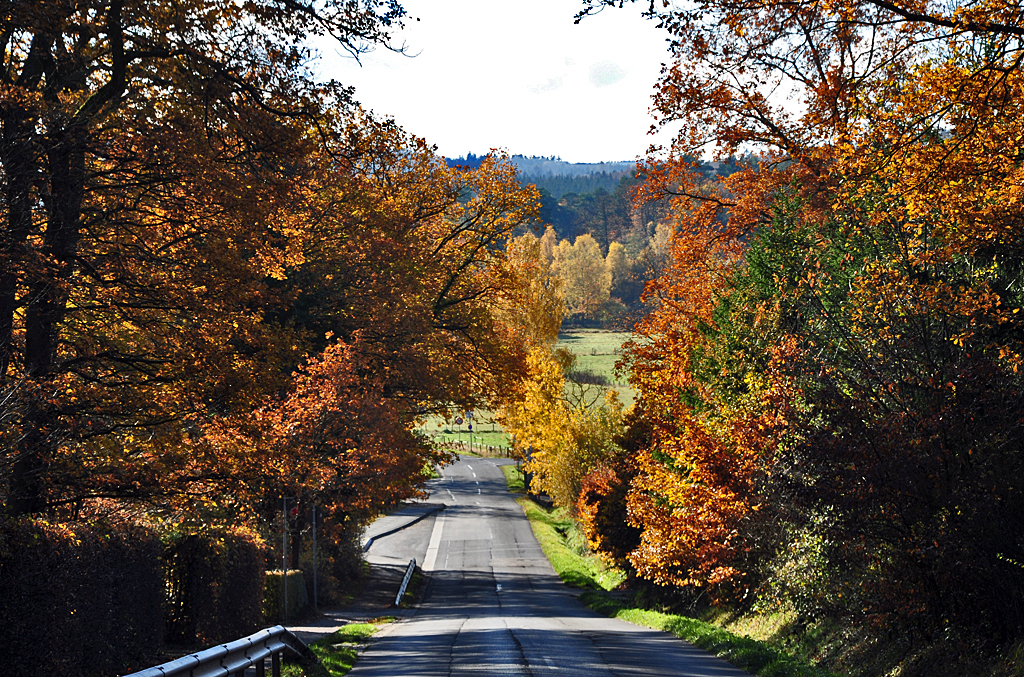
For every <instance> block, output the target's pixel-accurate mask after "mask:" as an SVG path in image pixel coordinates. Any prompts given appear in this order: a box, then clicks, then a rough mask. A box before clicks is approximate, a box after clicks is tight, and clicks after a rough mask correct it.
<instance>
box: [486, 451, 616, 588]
mask: <svg viewBox="0 0 1024 677" xmlns="http://www.w3.org/2000/svg"><path fill="white" fill-rule="evenodd" d="M501 470H502V472H504V473H505V482H506V484H508V487H509V490H510V491H514V492H516V493H522V491H523V475H522V473H520V472H519V471H518V470H517V469H516V467H515V466H514V465H506V466H502V468H501ZM516 503H518V504H519V505H521V506H523V510H525V511H526V516H527V518H529V520H530V526H531V527H532V528H533V534H534V535H535V536H536V537H537V540H538V541H539V542H540V547H541V548H542V549H543V550H544V555H545V556H546V557H547V558H548V561H549V562H551V566H552V567H554V569H555V573H557V574H558V575H559V577H560V578H561V579H562V581H563V582H565V584H566V585H571V586H573V587H577V588H591V589H595V590H614V589H615V588H617V587H618V586H619V585H620V584H621V583H622V582H623V581H624V580H626V576H625V574H623V573H622V572H621V571H619V570H618V569H615V568H614V567H610V566H608V565H607V564H605V563H604V562H603V561H602V560H601V559H600V558H599V557H597V556H595V555H593V554H591V553H589V552H588V551H587V546H586V541H585V540H584V539H583V535H582V534H581V533H580V532H579V528H578V527H577V526H576V522H575V521H574V520H573V519H572V518H571V517H569V514H568V513H567V512H566V510H565V509H564V508H545V507H543V506H541V505H539V504H537V503H536V502H534V500H533V499H532V498H530V497H528V496H524V497H523V498H519V499H516Z"/></svg>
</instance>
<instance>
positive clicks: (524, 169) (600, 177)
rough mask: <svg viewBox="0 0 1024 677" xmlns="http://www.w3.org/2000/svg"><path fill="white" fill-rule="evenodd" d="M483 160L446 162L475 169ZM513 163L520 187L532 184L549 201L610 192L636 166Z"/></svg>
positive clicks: (545, 160) (516, 158)
mask: <svg viewBox="0 0 1024 677" xmlns="http://www.w3.org/2000/svg"><path fill="white" fill-rule="evenodd" d="M481 159H482V156H480V155H474V154H473V153H469V154H467V155H466V156H465V157H458V158H453V159H448V160H447V162H448V164H449V165H452V166H454V165H462V166H465V167H470V168H475V167H478V166H479V165H480V160H481ZM511 160H512V162H514V163H515V164H516V166H517V167H518V168H519V171H520V172H521V179H520V180H521V182H522V183H532V184H535V185H536V186H537V187H538V188H543V189H545V190H547V191H548V193H550V194H551V196H552V197H555V198H560V197H562V196H563V195H566V194H569V193H575V194H577V195H583V194H585V193H593V192H595V191H597V190H599V189H602V190H606V191H608V192H613V191H614V190H615V188H616V187H617V186H618V185H619V182H620V181H621V180H622V178H623V177H625V176H630V175H631V174H632V173H633V171H634V170H635V169H636V163H635V162H632V161H630V162H591V163H571V162H565V161H563V160H560V159H559V158H556V157H526V156H523V155H513V156H512V158H511Z"/></svg>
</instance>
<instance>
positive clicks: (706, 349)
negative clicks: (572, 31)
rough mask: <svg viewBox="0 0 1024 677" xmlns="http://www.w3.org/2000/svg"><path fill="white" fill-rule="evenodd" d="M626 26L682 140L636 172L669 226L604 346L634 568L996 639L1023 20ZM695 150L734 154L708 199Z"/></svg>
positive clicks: (1010, 434) (817, 16)
mask: <svg viewBox="0 0 1024 677" xmlns="http://www.w3.org/2000/svg"><path fill="white" fill-rule="evenodd" d="M584 4H585V9H584V12H586V11H593V10H596V9H598V8H599V6H601V5H621V4H623V3H621V2H612V1H610V0H609V1H608V2H600V1H598V0H592V1H587V2H585V3H584ZM648 14H649V15H650V16H652V17H655V18H657V19H658V20H659V21H660V22H661V24H662V25H663V26H664V27H665V28H666V29H667V30H668V31H669V33H670V35H671V36H672V47H673V50H674V55H675V58H674V60H673V62H672V63H671V64H670V65H669V66H668V67H667V68H666V69H665V70H664V72H663V77H662V80H661V84H660V87H659V90H658V94H657V96H656V110H657V114H658V116H659V117H660V119H661V121H663V122H664V123H667V124H676V123H680V124H681V131H680V133H679V135H678V136H677V138H676V141H675V143H674V144H673V147H672V148H671V150H670V151H669V152H668V153H667V154H665V155H662V156H657V157H654V158H652V160H651V162H650V163H649V166H648V167H647V170H648V173H649V175H650V177H651V179H650V181H649V182H648V184H647V186H646V188H645V190H646V195H647V196H648V197H658V196H664V195H669V196H673V197H674V198H675V213H674V219H673V220H674V236H673V245H672V254H673V263H672V266H671V268H670V269H669V270H668V272H667V273H666V275H664V276H663V277H662V279H661V280H659V281H658V282H656V283H655V284H653V285H652V286H651V287H650V288H649V290H648V295H649V298H650V299H651V300H652V301H653V302H655V303H657V304H658V307H657V310H656V311H655V312H653V313H652V314H651V315H650V316H648V318H646V319H645V320H644V322H643V323H641V325H640V327H639V333H640V337H641V340H638V341H636V342H635V344H634V346H633V347H632V348H631V355H630V360H631V364H632V370H633V379H634V383H635V384H636V386H637V388H638V389H639V391H640V398H639V404H640V408H641V411H642V413H643V415H644V416H645V417H647V418H649V419H650V420H651V421H653V434H652V441H651V443H650V445H648V447H647V448H646V449H644V450H642V451H641V452H640V453H639V455H638V459H637V460H638V463H639V466H640V467H639V474H638V476H637V478H636V479H635V480H634V482H633V491H632V493H631V494H630V498H629V510H630V519H631V520H633V521H634V523H635V524H636V525H637V526H638V527H641V528H642V529H643V536H642V541H641V545H640V547H639V548H637V549H636V550H634V551H633V553H632V555H631V558H632V559H633V561H634V564H636V565H637V569H638V570H639V571H641V572H642V573H644V575H647V576H649V577H651V578H653V579H655V580H659V581H663V582H674V583H688V584H696V585H700V586H712V587H715V586H718V589H719V590H721V591H722V592H728V593H729V594H730V595H731V596H734V597H735V596H740V595H741V594H742V593H743V592H744V591H746V590H754V589H758V590H759V591H760V593H761V594H762V596H763V597H764V598H770V597H772V596H774V595H779V596H780V597H781V598H782V599H784V600H787V601H788V602H790V603H794V602H795V603H797V605H798V607H799V609H800V610H801V611H802V612H806V613H807V614H809V615H811V616H813V615H815V614H820V613H825V612H837V613H845V614H850V615H854V616H858V617H867V618H869V619H874V620H881V619H889V620H892V619H899V620H901V621H902V622H905V623H914V624H917V625H920V626H924V627H937V626H938V625H940V624H942V623H944V622H947V621H948V622H950V623H953V624H955V625H957V626H958V627H960V628H962V629H970V630H971V631H972V632H976V633H981V634H986V633H987V634H988V636H990V637H996V638H999V637H1003V638H1005V637H1007V636H1015V635H1017V634H1018V633H1019V632H1020V630H1021V628H1022V625H1024V616H1022V614H1021V613H1020V609H1019V608H1017V607H1016V606H1015V603H1013V602H1008V601H1007V600H1008V598H1007V595H1006V592H1005V591H1006V590H1007V586H1009V587H1010V588H1012V589H1013V590H1018V591H1019V590H1021V589H1022V586H1024V579H1022V577H1021V571H1020V569H1019V567H1015V566H1014V565H1013V564H1012V562H1013V561H1021V559H1020V556H1021V554H1024V551H1022V547H1024V543H1021V542H1020V540H1019V538H1017V537H1016V536H1012V535H1011V534H1019V533H1021V527H1022V525H1021V523H1020V520H1021V517H1020V516H1021V515H1024V509H1022V508H1024V505H1022V502H1024V496H1022V493H1021V490H1022V482H1024V475H1022V472H1021V467H1020V465H1019V463H1018V461H1017V459H1018V458H1019V450H1020V448H1021V442H1022V441H1024V437H1022V435H1021V433H1022V431H1024V428H1022V427H1021V420H1020V418H1019V415H1018V414H1017V412H1019V411H1020V407H1019V400H1020V393H1021V383H1020V375H1019V372H1020V357H1019V356H1020V354H1021V347H1022V343H1021V338H1020V336H1021V334H1020V324H1019V323H1020V321H1021V319H1020V317H1021V314H1020V312H1019V310H1020V307H1021V300H1022V299H1021V291H1020V286H1019V283H1018V282H1017V280H1018V279H1019V271H1020V268H1021V260H1022V259H1021V247H1020V238H1019V236H1018V233H1019V227H1020V223H1021V221H1022V211H1021V202H1020V195H1021V186H1022V178H1024V175H1022V173H1021V171H1022V170H1021V164H1020V161H1019V157H1018V153H1017V151H1016V149H1017V148H1018V147H1019V139H1020V138H1022V137H1021V134H1022V132H1024V128H1022V122H1021V121H1022V119H1024V117H1022V116H1021V114H1020V113H1021V111H1020V105H1021V102H1022V101H1024V96H1022V95H1024V91H1022V90H1021V85H1022V84H1024V83H1022V82H1021V78H1022V72H1021V69H1020V63H1021V55H1022V47H1021V43H1020V36H1021V35H1022V33H1024V28H1022V26H1024V16H1022V12H1021V8H1020V7H1019V5H1017V4H1015V3H1005V2H1000V1H998V0H993V1H991V2H989V1H983V2H977V3H952V4H948V5H933V4H929V3H906V2H881V1H876V0H848V1H844V2H839V3H834V2H820V1H818V0H805V1H804V0H802V1H798V2H792V3H770V2H763V1H761V0H751V1H749V2H747V1H744V2H739V3H735V2H720V1H718V0H701V1H699V2H696V3H692V5H690V6H687V7H686V8H676V7H673V6H661V5H659V4H658V3H651V4H650V6H649V7H648ZM712 145H714V146H717V148H718V151H719V152H720V153H722V154H730V153H737V152H742V151H744V150H751V149H752V150H754V151H756V152H757V155H756V156H750V158H749V162H748V166H747V167H746V169H745V170H743V171H741V172H739V173H737V174H733V175H731V176H730V177H728V178H726V179H723V180H722V181H721V183H720V187H719V188H718V189H715V190H708V189H707V187H706V186H701V185H700V184H699V182H698V180H697V178H696V176H695V174H694V172H693V171H692V163H690V162H687V161H686V158H687V157H688V155H687V154H688V153H697V152H699V151H700V150H701V149H702V148H707V147H709V146H712ZM791 546H792V547H791ZM996 581H1001V583H998V584H997V583H996ZM993 590H1001V591H1002V592H1000V593H998V594H993V593H992V592H991V591H993ZM1015 594H1016V593H1015ZM748 599H749V597H748Z"/></svg>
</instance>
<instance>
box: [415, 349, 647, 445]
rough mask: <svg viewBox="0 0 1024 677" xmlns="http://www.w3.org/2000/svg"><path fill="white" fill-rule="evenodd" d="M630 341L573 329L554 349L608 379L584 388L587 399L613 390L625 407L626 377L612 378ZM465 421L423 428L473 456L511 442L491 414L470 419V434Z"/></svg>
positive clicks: (629, 398) (628, 398)
mask: <svg viewBox="0 0 1024 677" xmlns="http://www.w3.org/2000/svg"><path fill="white" fill-rule="evenodd" d="M629 337H630V334H629V333H628V332H617V331H607V330H604V329H574V330H572V331H568V332H565V333H562V334H559V336H558V343H557V344H556V347H558V348H566V349H568V350H570V351H572V353H573V354H574V355H576V368H577V370H579V371H588V372H590V373H592V374H595V375H598V376H604V377H605V378H607V379H608V384H609V385H608V386H607V387H606V386H598V385H587V386H586V391H587V398H588V399H594V400H596V401H601V400H602V395H603V394H604V392H605V390H607V389H612V390H615V391H616V392H617V393H618V394H619V399H620V400H621V401H622V403H623V404H624V405H625V406H627V407H628V406H629V405H631V404H632V403H633V399H634V393H633V389H632V388H630V387H629V386H628V385H627V384H626V380H625V377H617V376H616V375H615V363H616V362H617V361H618V359H619V357H620V348H621V346H622V344H623V343H624V342H625V341H627V340H628V339H629ZM469 423H470V421H469V420H468V419H465V418H464V420H463V422H462V424H461V425H457V424H456V423H455V422H454V421H447V422H446V421H445V420H444V419H443V418H441V417H439V416H431V417H430V418H428V419H427V420H426V422H425V423H424V424H423V426H422V428H421V429H422V430H423V432H425V433H426V434H427V435H428V436H430V437H431V438H432V439H434V440H437V441H438V442H440V443H443V444H462V445H465V446H464V447H463V448H468V449H470V450H471V451H474V452H476V453H487V448H488V447H491V448H497V447H500V448H505V447H509V446H511V444H512V442H511V440H510V439H509V436H508V434H507V433H506V432H505V431H504V430H502V428H501V426H500V425H498V424H497V423H496V422H495V421H494V417H493V415H492V414H491V412H489V411H486V410H479V411H476V412H474V415H473V420H472V424H473V430H472V432H471V431H470V430H469V427H468V424H469Z"/></svg>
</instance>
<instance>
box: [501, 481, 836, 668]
mask: <svg viewBox="0 0 1024 677" xmlns="http://www.w3.org/2000/svg"><path fill="white" fill-rule="evenodd" d="M501 470H502V472H504V473H505V481H506V483H507V484H508V488H509V491H511V492H513V493H522V492H523V476H522V473H520V472H519V471H518V470H517V469H516V467H515V466H514V465H506V466H502V468H501ZM516 502H517V503H519V505H521V506H523V509H524V510H525V511H526V516H527V518H528V519H529V520H530V526H531V527H533V533H534V534H535V535H536V536H537V540H538V541H539V542H540V546H541V549H543V550H544V555H545V556H546V557H547V558H548V561H549V562H551V566H552V567H553V568H554V569H555V572H556V573H557V574H558V576H559V577H560V578H561V579H562V580H563V581H564V582H565V583H566V584H568V585H573V586H576V587H581V588H586V589H585V590H584V591H583V592H582V593H581V594H580V597H579V599H580V601H581V602H583V603H584V604H585V605H587V606H588V607H590V608H591V609H593V610H594V611H596V612H598V613H600V614H604V615H606V616H610V617H612V618H619V619H621V620H624V621H628V622H630V623H633V624H635V625H644V626H647V627H649V628H654V629H656V630H664V631H666V632H671V633H672V634H673V635H675V636H676V637H679V638H681V639H685V640H686V641H688V642H690V643H691V644H693V645H695V646H697V647H699V648H701V649H704V650H705V651H707V652H709V653H712V654H714V655H716V656H718V657H719V658H723V659H725V660H727V661H729V662H730V663H732V664H733V665H735V666H736V667H738V668H740V669H741V670H746V671H748V672H750V673H752V674H754V675H758V677H835V676H834V675H833V673H830V672H827V671H825V670H823V669H821V668H818V667H817V666H815V665H813V664H811V663H809V662H807V661H805V660H801V659H800V658H797V657H794V656H791V655H789V654H787V653H785V652H783V651H780V650H778V649H775V648H773V647H771V646H769V645H768V644H767V643H765V642H761V641H758V640H756V639H752V638H749V637H742V636H739V635H736V634H733V633H731V632H728V631H726V630H723V629H722V628H720V627H717V626H715V625H712V624H710V623H706V622H704V621H701V620H697V619H695V618H689V617H687V616H680V615H676V614H667V613H663V612H660V611H653V610H650V609H643V608H639V607H636V606H634V604H633V602H632V601H630V600H629V599H621V598H620V595H621V593H617V594H616V593H610V591H612V590H614V589H615V588H617V587H619V585H620V584H621V583H622V582H623V581H624V580H625V578H626V576H625V574H624V573H623V572H621V571H619V570H617V569H614V568H612V567H609V566H608V565H607V564H606V563H605V562H603V561H602V560H601V559H600V558H598V557H596V556H594V555H593V554H590V553H588V552H586V545H585V542H584V541H583V539H582V537H581V535H580V534H579V530H578V528H577V527H576V524H575V522H574V521H573V520H572V519H571V518H570V517H569V516H568V515H567V514H566V512H565V510H563V509H561V508H553V509H548V508H544V507H543V506H540V505H538V504H537V503H535V502H534V501H533V500H532V499H530V498H529V497H523V498H519V499H516Z"/></svg>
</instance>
